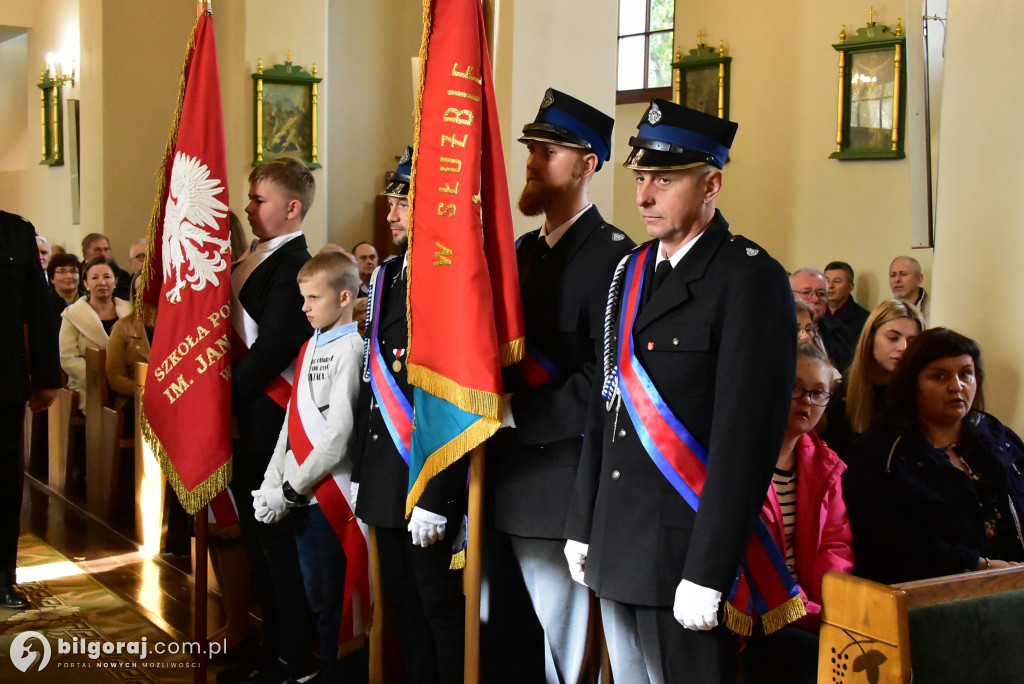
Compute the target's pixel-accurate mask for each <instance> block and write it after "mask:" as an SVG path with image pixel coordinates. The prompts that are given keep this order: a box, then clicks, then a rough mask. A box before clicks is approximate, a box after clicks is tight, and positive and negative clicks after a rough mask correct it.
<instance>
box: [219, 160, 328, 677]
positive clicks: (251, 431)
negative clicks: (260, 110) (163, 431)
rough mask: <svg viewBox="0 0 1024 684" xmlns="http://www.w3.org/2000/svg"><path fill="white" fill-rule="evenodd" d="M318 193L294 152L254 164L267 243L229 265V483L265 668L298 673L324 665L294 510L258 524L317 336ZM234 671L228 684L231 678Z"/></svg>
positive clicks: (262, 237)
mask: <svg viewBox="0 0 1024 684" xmlns="http://www.w3.org/2000/svg"><path fill="white" fill-rule="evenodd" d="M315 190H316V186H315V182H314V180H313V175H312V173H310V171H309V169H307V168H306V166H305V165H304V164H303V163H301V162H299V161H297V160H295V159H290V158H280V159H275V160H274V161H271V162H267V163H265V164H261V165H260V166H257V167H256V168H255V169H253V170H252V173H250V174H249V204H248V205H247V206H246V208H245V213H246V214H247V215H248V217H249V225H251V226H252V232H253V235H255V236H256V237H257V238H259V241H258V242H256V243H255V244H254V245H253V246H251V247H250V248H249V249H248V250H247V251H246V252H245V253H244V254H243V255H242V257H241V258H240V259H239V260H238V261H237V262H235V263H234V264H233V265H232V269H231V292H232V307H231V315H232V327H233V328H234V330H235V332H236V333H237V334H238V337H239V338H241V340H242V342H243V343H244V345H243V346H244V349H243V350H240V353H238V354H236V356H235V360H234V362H233V364H232V366H231V379H232V412H233V413H234V416H235V418H236V419H237V421H238V428H239V437H238V439H237V440H236V441H235V444H234V460H233V474H232V479H231V485H230V486H231V491H232V493H233V494H234V498H235V501H236V502H237V505H238V508H239V516H238V518H239V523H240V525H241V528H242V536H243V541H244V542H245V544H246V551H247V552H248V555H249V562H250V563H251V564H252V567H253V571H254V574H255V578H256V591H257V595H258V598H259V600H260V605H261V608H262V618H263V631H264V637H265V638H266V639H267V642H269V643H265V644H264V645H265V646H267V650H266V651H265V655H271V656H277V661H276V662H275V661H273V660H271V661H270V662H269V663H264V664H263V665H264V669H266V668H267V667H269V668H273V669H274V670H275V671H280V673H281V675H282V676H284V677H286V678H287V677H290V678H291V679H299V678H301V677H304V676H306V675H310V674H312V673H315V672H316V669H317V667H316V660H315V659H314V658H313V655H312V652H311V650H310V647H309V639H308V635H309V631H308V630H309V625H310V611H309V605H308V603H307V601H306V592H305V588H304V587H303V585H302V572H301V570H300V568H299V559H298V552H297V550H296V547H295V535H294V532H293V530H292V529H291V523H290V522H289V521H290V520H291V518H288V517H285V518H284V519H283V520H282V521H281V523H279V524H276V525H263V524H260V523H258V522H257V521H256V520H255V518H254V517H253V505H252V501H253V495H252V492H253V491H254V490H259V488H260V484H261V483H262V482H263V474H264V472H265V471H266V469H267V464H268V463H269V461H270V457H271V455H272V454H273V451H274V445H275V444H276V443H277V438H278V435H279V433H280V432H281V426H282V424H283V423H284V417H285V406H286V405H287V401H288V396H289V392H290V384H291V375H292V372H293V370H294V361H295V357H296V355H297V354H298V351H299V348H300V347H301V346H302V344H303V343H304V342H305V341H306V340H308V339H309V337H310V336H311V335H312V334H313V329H312V328H311V327H310V325H309V321H308V320H306V315H305V314H304V313H303V312H302V295H301V293H300V292H299V285H298V282H297V281H296V277H297V276H298V273H299V269H300V268H301V267H302V265H303V264H304V263H306V262H307V261H308V260H309V258H310V256H309V252H308V251H307V250H306V239H305V237H304V236H303V235H302V219H303V218H304V217H305V215H306V212H307V211H309V208H310V207H311V206H312V204H313V197H314V194H315ZM286 494H287V492H286ZM292 494H294V492H292ZM275 642H276V643H275ZM243 669H246V668H243ZM234 674H235V673H232V676H228V677H227V678H221V680H220V681H222V682H229V681H231V680H232V679H233V678H234V677H233V675H234ZM238 674H239V675H244V674H251V671H250V672H249V673H238ZM245 681H248V680H247V679H246V680H245ZM268 681H269V680H268ZM281 681H287V679H282V680H281Z"/></svg>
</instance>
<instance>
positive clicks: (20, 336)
mask: <svg viewBox="0 0 1024 684" xmlns="http://www.w3.org/2000/svg"><path fill="white" fill-rule="evenodd" d="M35 234H36V231H35V228H33V227H32V224H31V223H29V222H28V221H26V220H25V219H23V218H21V217H20V216H15V215H14V214H8V213H7V212H4V211H0V260H2V263H3V264H4V266H3V268H0V289H2V291H3V293H4V301H5V304H6V305H5V307H4V314H3V315H2V316H0V375H2V376H3V377H4V379H5V380H4V387H5V389H4V391H3V392H2V393H0V606H4V607H7V608H27V607H28V599H26V598H25V595H24V594H22V593H21V591H20V590H19V589H18V587H17V586H16V585H15V579H16V578H15V563H16V560H17V557H18V535H19V532H20V525H19V523H20V518H21V494H22V492H21V489H22V474H23V473H22V442H23V439H24V427H25V401H26V400H28V405H29V408H30V409H31V410H33V411H42V410H44V409H46V407H47V406H49V405H50V402H52V401H53V398H54V397H55V396H56V394H57V390H58V389H59V388H60V363H59V360H58V359H59V357H58V352H57V324H56V320H55V319H54V317H53V307H52V305H51V304H50V296H49V294H48V293H47V289H46V279H45V278H44V277H43V269H42V267H41V266H40V262H39V249H38V247H37V246H36V241H35ZM26 327H27V329H28V336H27V340H28V348H26V347H25V341H26V335H25V328H26Z"/></svg>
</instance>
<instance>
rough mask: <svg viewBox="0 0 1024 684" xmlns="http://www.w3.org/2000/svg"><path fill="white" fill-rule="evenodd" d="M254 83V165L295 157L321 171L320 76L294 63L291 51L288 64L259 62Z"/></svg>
mask: <svg viewBox="0 0 1024 684" xmlns="http://www.w3.org/2000/svg"><path fill="white" fill-rule="evenodd" d="M252 79H253V84H254V96H255V105H254V117H255V129H254V136H253V161H252V164H253V166H256V165H257V164H262V163H263V162H265V161H270V160H272V159H276V158H278V157H295V158H297V159H300V160H302V161H303V162H304V163H305V164H306V166H308V167H309V168H311V169H316V168H320V161H319V156H320V154H319V149H318V147H317V111H316V110H317V85H318V84H319V83H320V81H322V80H323V79H322V78H320V77H319V76H317V71H316V64H314V65H313V69H312V73H308V72H306V71H305V70H304V69H303V68H302V67H301V66H298V65H295V64H292V56H291V50H289V51H288V58H287V60H286V61H285V63H284V64H275V65H274V67H273V68H272V69H267V70H264V69H263V60H258V61H257V63H256V73H255V74H253V75H252Z"/></svg>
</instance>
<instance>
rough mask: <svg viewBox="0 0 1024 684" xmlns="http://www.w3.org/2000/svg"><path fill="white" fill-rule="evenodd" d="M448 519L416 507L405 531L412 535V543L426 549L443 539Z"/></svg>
mask: <svg viewBox="0 0 1024 684" xmlns="http://www.w3.org/2000/svg"><path fill="white" fill-rule="evenodd" d="M447 523H448V518H446V517H444V516H443V515H438V514H437V513H431V512H430V511H428V510H426V509H424V508H420V507H419V506H416V507H415V508H414V509H412V515H411V516H410V517H409V525H408V527H406V529H407V530H409V532H410V533H411V534H412V543H413V544H415V545H416V546H422V547H423V548H427V547H428V546H430V545H431V544H433V543H434V542H436V541H437V540H438V539H444V526H445V525H446V524H447Z"/></svg>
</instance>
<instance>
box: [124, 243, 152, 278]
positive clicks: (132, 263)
mask: <svg viewBox="0 0 1024 684" xmlns="http://www.w3.org/2000/svg"><path fill="white" fill-rule="evenodd" d="M147 246H148V245H147V241H146V238H139V239H138V240H136V241H135V242H134V243H133V244H132V246H131V247H130V248H129V249H128V268H130V269H131V271H132V275H138V274H139V273H142V267H143V266H145V265H146V247H147Z"/></svg>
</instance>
